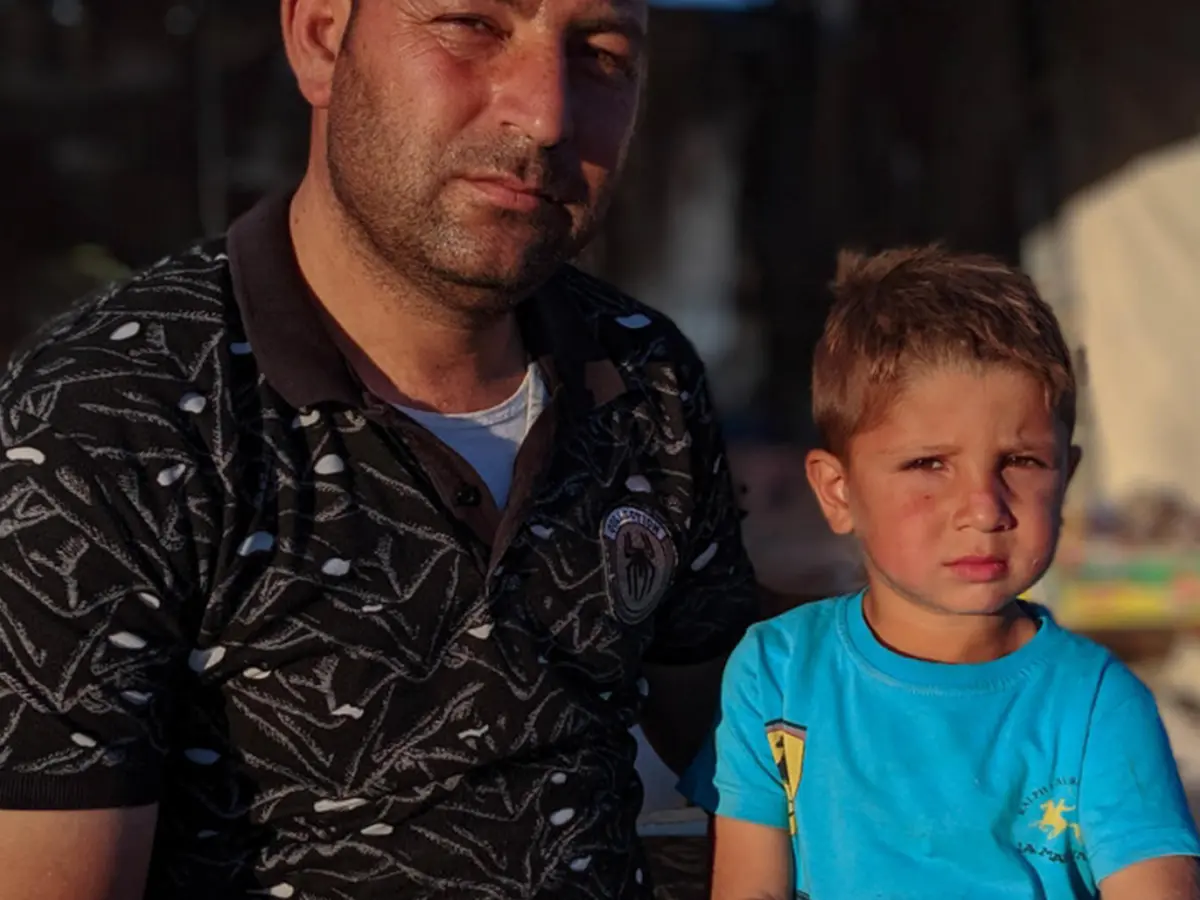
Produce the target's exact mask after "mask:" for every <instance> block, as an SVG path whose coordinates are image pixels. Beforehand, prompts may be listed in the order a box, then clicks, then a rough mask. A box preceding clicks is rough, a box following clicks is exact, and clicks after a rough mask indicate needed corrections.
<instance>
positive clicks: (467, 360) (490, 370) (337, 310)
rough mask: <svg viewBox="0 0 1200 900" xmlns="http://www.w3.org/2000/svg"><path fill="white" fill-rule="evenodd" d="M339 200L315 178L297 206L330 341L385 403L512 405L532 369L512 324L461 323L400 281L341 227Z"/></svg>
mask: <svg viewBox="0 0 1200 900" xmlns="http://www.w3.org/2000/svg"><path fill="white" fill-rule="evenodd" d="M339 214H340V210H339V208H338V207H337V205H336V203H335V202H334V201H333V199H332V192H331V191H330V190H328V188H322V186H319V185H317V184H316V183H315V182H314V181H313V180H312V179H311V178H309V179H305V181H304V182H303V183H302V184H301V186H300V188H299V189H298V190H297V192H296V195H295V196H294V197H293V198H292V204H291V210H290V214H289V217H288V219H289V224H290V228H291V236H292V244H293V246H294V247H295V251H296V259H297V261H298V262H299V265H300V271H301V272H302V273H303V275H304V278H305V280H306V281H307V282H308V284H309V286H310V287H311V288H312V290H313V293H314V294H315V295H316V296H317V299H318V300H319V301H320V304H321V306H322V307H323V309H324V312H325V314H326V318H327V320H328V323H329V328H330V334H331V336H332V337H333V339H334V341H335V342H336V343H337V344H338V346H339V348H340V349H341V350H342V352H343V353H344V354H345V355H346V358H347V361H348V362H349V363H350V365H351V366H352V367H353V368H354V369H355V371H356V372H357V373H358V375H359V377H360V378H362V380H363V383H364V384H365V386H366V387H367V388H368V389H369V390H370V391H371V392H372V393H373V394H375V395H376V396H378V397H379V398H380V399H381V400H384V401H386V402H389V403H396V404H401V405H404V406H409V407H413V408H416V409H427V410H433V411H436V412H445V413H458V412H473V411H475V410H479V409H486V408H488V407H491V406H495V405H496V404H497V403H500V402H502V401H503V400H505V399H507V398H508V397H509V396H511V395H512V393H513V391H515V390H516V389H517V388H518V387H519V386H520V384H521V381H522V380H523V379H524V377H525V372H526V369H527V361H526V356H525V350H524V347H523V345H522V342H521V335H520V331H519V330H518V328H517V323H516V317H515V315H513V314H511V313H510V314H507V315H501V316H495V317H490V318H485V319H484V318H475V319H470V320H467V319H461V318H460V319H455V317H453V316H451V315H450V314H449V313H448V312H447V311H445V310H441V309H439V307H438V303H437V298H430V297H427V296H425V295H424V294H423V293H422V292H421V291H420V290H418V289H417V288H415V287H414V286H413V285H411V284H407V283H405V282H404V281H403V279H402V277H401V276H400V274H399V273H395V272H392V271H390V270H389V269H388V267H387V266H386V264H385V263H384V262H383V261H382V260H379V259H378V258H376V257H375V256H374V254H373V253H372V252H371V251H370V249H369V248H368V247H366V246H363V245H365V243H366V242H365V241H356V240H355V235H354V234H353V230H352V229H351V228H349V226H348V225H346V224H344V223H343V222H342V221H341V217H340V215H339Z"/></svg>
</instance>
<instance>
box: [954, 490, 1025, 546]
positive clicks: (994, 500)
mask: <svg viewBox="0 0 1200 900" xmlns="http://www.w3.org/2000/svg"><path fill="white" fill-rule="evenodd" d="M960 523H961V524H962V525H966V526H968V527H970V528H974V529H976V530H977V531H982V532H984V533H986V534H991V533H993V532H997V531H1009V530H1010V529H1012V527H1013V526H1014V525H1016V524H1017V522H1016V518H1015V517H1014V516H1013V513H1012V509H1011V508H1010V506H1009V503H1008V491H1007V489H1006V488H1005V486H1004V483H1003V482H1002V481H1001V480H1000V479H999V478H993V479H991V480H990V481H989V482H988V483H987V484H979V485H974V486H972V487H971V488H970V489H968V490H967V492H966V495H965V497H964V499H963V503H962V507H961V512H960Z"/></svg>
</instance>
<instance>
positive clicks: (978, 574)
mask: <svg viewBox="0 0 1200 900" xmlns="http://www.w3.org/2000/svg"><path fill="white" fill-rule="evenodd" d="M946 568H948V569H949V570H950V571H951V572H953V573H954V574H955V575H956V576H957V577H959V578H961V579H962V580H963V581H968V582H970V583H972V584H988V583H989V582H992V581H999V580H1000V579H1002V578H1003V577H1004V576H1005V575H1007V574H1008V560H1007V559H1005V558H1004V557H1003V556H963V557H960V558H958V559H955V560H952V561H951V562H948V563H946Z"/></svg>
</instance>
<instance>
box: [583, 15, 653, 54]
mask: <svg viewBox="0 0 1200 900" xmlns="http://www.w3.org/2000/svg"><path fill="white" fill-rule="evenodd" d="M571 30H572V31H573V32H575V33H576V34H581V35H593V34H613V33H616V34H619V35H621V36H623V37H625V38H627V39H628V40H629V42H630V43H631V44H633V45H634V49H635V50H641V49H642V47H644V46H645V44H646V26H645V25H643V24H642V22H641V21H640V20H639V19H638V18H637V17H636V16H633V15H629V14H625V13H621V12H612V13H600V14H597V15H592V16H587V17H585V18H583V19H579V20H577V21H576V22H574V23H572V25H571Z"/></svg>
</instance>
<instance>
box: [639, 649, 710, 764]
mask: <svg viewBox="0 0 1200 900" xmlns="http://www.w3.org/2000/svg"><path fill="white" fill-rule="evenodd" d="M726 658H727V657H725V656H721V657H719V658H718V659H714V660H710V661H709V662H705V663H699V664H697V665H693V666H654V665H647V666H644V667H643V670H642V671H643V673H644V674H645V677H646V682H647V684H648V685H649V687H650V694H649V696H648V697H647V698H646V703H645V705H644V706H643V707H642V719H641V725H642V731H644V732H645V734H646V740H648V741H649V742H650V746H652V747H653V748H654V752H655V753H657V754H658V755H659V758H661V759H662V761H663V762H664V763H666V764H667V766H668V767H670V769H671V771H672V772H674V773H675V774H676V775H682V774H683V770H684V769H686V768H687V766H688V763H690V762H691V761H692V760H693V759H694V758H695V756H696V753H697V752H699V750H700V745H701V744H703V743H704V739H705V737H707V736H708V733H709V731H710V730H711V729H712V722H713V713H714V712H715V710H716V708H717V700H718V698H719V697H720V693H721V673H722V672H723V671H724V669H725V660H726Z"/></svg>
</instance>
